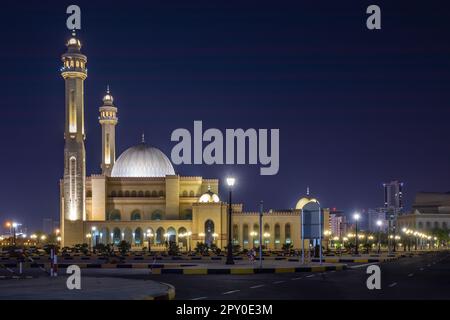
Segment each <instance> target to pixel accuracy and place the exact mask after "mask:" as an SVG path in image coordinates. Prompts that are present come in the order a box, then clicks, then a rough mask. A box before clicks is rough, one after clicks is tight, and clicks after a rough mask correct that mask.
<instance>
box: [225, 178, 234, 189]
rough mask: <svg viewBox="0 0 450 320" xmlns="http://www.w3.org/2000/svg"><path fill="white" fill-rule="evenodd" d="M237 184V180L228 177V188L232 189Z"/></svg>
mask: <svg viewBox="0 0 450 320" xmlns="http://www.w3.org/2000/svg"><path fill="white" fill-rule="evenodd" d="M235 182H236V179H234V178H232V177H228V178H227V184H228V186H230V187H232V186H234V183H235Z"/></svg>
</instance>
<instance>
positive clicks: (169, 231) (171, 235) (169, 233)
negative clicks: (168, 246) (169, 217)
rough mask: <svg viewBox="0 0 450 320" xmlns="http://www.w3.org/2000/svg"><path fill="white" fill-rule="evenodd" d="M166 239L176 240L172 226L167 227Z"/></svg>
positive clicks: (169, 240)
mask: <svg viewBox="0 0 450 320" xmlns="http://www.w3.org/2000/svg"><path fill="white" fill-rule="evenodd" d="M167 241H168V242H169V243H170V242H176V241H177V233H176V231H175V229H174V228H172V227H169V229H167Z"/></svg>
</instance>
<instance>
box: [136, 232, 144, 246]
mask: <svg viewBox="0 0 450 320" xmlns="http://www.w3.org/2000/svg"><path fill="white" fill-rule="evenodd" d="M142 237H143V233H142V229H141V228H139V227H138V228H136V230H134V243H135V244H136V245H137V246H140V245H142V243H143V239H142Z"/></svg>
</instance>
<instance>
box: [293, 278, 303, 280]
mask: <svg viewBox="0 0 450 320" xmlns="http://www.w3.org/2000/svg"><path fill="white" fill-rule="evenodd" d="M301 278H302V277H298V278H292V279H291V280H300V279H301Z"/></svg>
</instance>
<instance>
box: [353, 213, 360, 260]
mask: <svg viewBox="0 0 450 320" xmlns="http://www.w3.org/2000/svg"><path fill="white" fill-rule="evenodd" d="M360 218H361V216H360V214H359V213H355V214H354V215H353V219H354V220H355V245H356V248H355V254H359V252H358V220H359V219H360Z"/></svg>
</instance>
